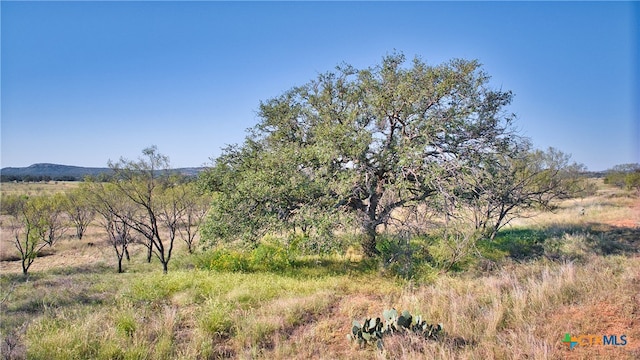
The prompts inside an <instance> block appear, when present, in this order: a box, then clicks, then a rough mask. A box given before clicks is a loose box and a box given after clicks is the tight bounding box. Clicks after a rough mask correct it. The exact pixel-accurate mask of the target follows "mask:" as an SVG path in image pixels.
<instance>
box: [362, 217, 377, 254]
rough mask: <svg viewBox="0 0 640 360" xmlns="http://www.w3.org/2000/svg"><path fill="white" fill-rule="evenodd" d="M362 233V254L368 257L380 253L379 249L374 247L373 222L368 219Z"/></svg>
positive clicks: (375, 240)
mask: <svg viewBox="0 0 640 360" xmlns="http://www.w3.org/2000/svg"><path fill="white" fill-rule="evenodd" d="M364 235H365V237H364V239H363V240H362V250H363V251H364V255H365V256H367V257H370V258H371V257H375V256H377V255H380V251H378V249H377V248H376V245H377V239H376V235H377V234H376V225H375V222H371V221H369V222H367V224H365V228H364Z"/></svg>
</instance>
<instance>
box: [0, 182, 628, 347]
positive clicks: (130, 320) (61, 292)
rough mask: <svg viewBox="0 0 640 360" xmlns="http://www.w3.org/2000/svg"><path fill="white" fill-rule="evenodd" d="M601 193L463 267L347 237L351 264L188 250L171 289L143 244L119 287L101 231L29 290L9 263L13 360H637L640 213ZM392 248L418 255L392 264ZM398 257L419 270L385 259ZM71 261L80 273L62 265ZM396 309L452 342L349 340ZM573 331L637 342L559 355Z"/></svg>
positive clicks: (513, 230) (45, 264) (47, 265)
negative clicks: (367, 247) (376, 251)
mask: <svg viewBox="0 0 640 360" xmlns="http://www.w3.org/2000/svg"><path fill="white" fill-rule="evenodd" d="M598 186H599V187H600V190H599V191H598V193H597V194H595V195H593V196H590V197H586V198H582V199H573V200H565V201H562V202H558V203H557V210H556V212H555V213H549V214H542V215H540V216H537V217H533V218H529V219H524V220H522V221H520V223H516V224H514V226H511V227H509V228H507V229H504V230H502V231H501V232H499V234H498V235H497V236H496V238H495V240H494V241H490V242H489V241H487V242H479V244H478V246H477V251H478V253H479V255H478V254H475V255H474V256H470V255H469V256H468V258H466V259H462V260H460V261H458V263H457V265H456V266H455V267H450V266H448V265H447V263H446V261H445V260H443V259H446V258H448V255H447V254H449V255H450V253H451V251H452V249H451V248H450V247H449V246H448V245H447V244H446V243H443V242H438V241H435V240H434V241H425V239H410V240H409V241H404V240H397V241H394V240H393V238H392V237H389V238H387V239H383V242H382V243H384V244H386V245H385V246H386V247H385V246H382V247H380V251H381V253H382V255H381V257H380V258H375V259H368V258H366V257H363V256H362V253H361V252H360V250H359V247H358V239H357V236H356V235H347V234H344V235H343V238H344V239H342V241H344V242H345V243H351V244H352V247H351V248H348V250H346V251H345V252H344V253H343V254H341V255H339V254H336V255H323V256H319V255H302V254H301V253H296V252H295V251H293V250H291V249H292V248H291V247H285V246H284V245H283V244H279V243H278V242H277V241H276V239H275V238H265V239H263V242H262V243H261V244H260V245H259V246H257V247H256V248H254V249H253V250H251V251H240V250H230V249H222V248H219V249H211V250H209V251H198V252H196V253H195V254H192V255H189V253H188V251H186V249H185V248H186V244H183V245H181V246H182V247H184V248H182V249H181V250H182V251H180V252H178V254H179V255H176V258H175V260H174V261H173V262H172V263H171V264H170V271H169V272H168V273H167V274H163V272H162V271H161V270H160V268H159V267H158V266H149V265H147V264H146V259H145V255H146V249H145V248H144V247H143V246H142V245H139V244H138V245H132V258H131V260H130V262H129V264H128V267H127V271H126V272H125V273H122V274H118V273H116V272H115V271H114V267H113V262H114V261H115V259H114V258H113V256H111V255H110V252H109V251H110V249H109V244H108V243H106V242H102V243H100V241H99V238H100V236H101V235H99V229H100V228H99V227H97V226H93V227H90V230H89V231H88V233H87V235H85V237H84V238H83V240H82V241H80V240H77V239H74V238H72V237H71V236H68V237H66V238H63V239H61V240H59V241H58V243H57V244H56V246H55V247H54V248H55V254H54V255H53V256H47V257H44V258H41V259H38V261H39V263H35V265H34V271H33V272H32V274H31V275H30V276H29V277H28V278H24V277H23V276H22V275H21V274H20V271H19V270H20V269H19V265H18V266H16V265H17V264H16V263H15V262H3V263H2V270H3V271H2V275H1V276H0V286H1V288H2V296H1V297H0V301H1V303H0V306H1V310H2V323H1V326H0V330H1V331H2V354H3V356H4V357H5V358H29V359H88V358H91V359H167V358H173V359H197V358H201V359H207V358H246V359H249V358H275V359H291V358H300V359H302V358H345V357H353V356H358V357H361V358H371V359H383V358H388V359H397V358H406V359H411V358H457V359H465V358H466V359H478V358H502V359H512V358H539V359H547V358H563V357H565V356H567V355H571V356H574V357H575V358H603V359H604V358H622V359H624V358H627V359H632V358H637V356H638V355H639V354H640V352H639V347H638V342H637V341H638V340H637V339H640V332H639V331H638V330H637V327H635V326H632V324H633V323H634V321H638V319H639V314H640V304H639V303H638V301H639V300H640V299H639V297H638V294H639V293H640V274H639V273H638V271H637V269H638V268H640V258H639V257H638V256H637V253H638V243H637V239H638V238H639V235H640V234H639V232H638V228H637V227H629V226H626V227H625V226H616V223H615V221H616V220H621V219H622V220H625V219H626V220H628V219H632V220H635V221H638V217H637V212H636V211H637V206H638V199H637V197H635V196H634V195H633V194H631V193H625V192H624V191H623V190H616V189H614V188H610V187H606V186H604V185H602V184H601V183H599V185H598ZM633 206H635V210H634V209H633V208H632V207H633ZM583 210H584V211H583ZM580 214H582V215H580ZM3 236H4V234H3ZM3 240H5V239H4V238H3ZM418 240H420V241H418ZM426 240H428V239H426ZM87 242H94V243H95V245H94V246H89V247H87ZM425 243H426V244H428V245H427V246H426V248H421V245H420V244H425ZM6 246H7V243H6V242H4V243H3V251H5V250H6V249H5V248H6ZM394 246H396V247H398V248H400V249H404V250H405V253H402V251H398V249H396V250H394V251H392V250H390V249H391V248H393V247H394ZM97 249H101V250H97ZM393 252H395V253H400V254H404V255H403V256H405V260H409V263H407V261H404V262H403V264H404V265H402V266H401V264H400V263H398V262H394V261H390V260H391V259H389V258H384V256H385V254H387V253H389V254H390V253H393ZM73 254H76V255H77V256H76V257H75V259H74V261H73V262H67V263H64V262H62V263H58V262H56V261H55V258H62V257H65V256H70V255H73ZM86 259H91V261H87V260H86ZM392 307H395V308H397V309H407V310H408V311H410V313H411V314H419V315H421V318H422V319H423V320H424V321H425V322H427V323H429V324H442V325H443V327H444V332H443V335H442V336H440V337H439V338H438V339H437V340H425V338H424V336H421V335H419V334H407V335H406V336H390V337H388V338H385V340H384V348H383V350H379V349H378V348H377V347H375V346H372V347H359V346H358V345H357V344H353V343H351V342H350V341H349V340H348V339H346V335H347V334H349V333H351V331H352V327H353V324H352V322H353V320H358V321H359V320H362V319H365V318H367V317H370V316H371V315H375V314H382V313H383V312H384V310H386V309H390V308H392ZM567 332H569V333H572V334H579V333H581V334H620V335H622V334H626V335H627V337H628V338H629V339H630V342H629V345H628V346H625V347H601V348H597V347H593V348H586V347H584V348H578V349H576V350H574V351H573V352H571V353H570V352H569V350H567V349H566V345H565V344H563V343H562V342H561V340H562V337H563V336H564V334H565V333H567Z"/></svg>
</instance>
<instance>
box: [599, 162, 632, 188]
mask: <svg viewBox="0 0 640 360" xmlns="http://www.w3.org/2000/svg"><path fill="white" fill-rule="evenodd" d="M604 183H605V184H611V185H615V186H617V187H620V188H625V189H626V190H633V189H635V190H638V191H640V164H622V165H616V166H614V167H613V168H612V169H610V170H608V171H607V174H606V175H605V177H604Z"/></svg>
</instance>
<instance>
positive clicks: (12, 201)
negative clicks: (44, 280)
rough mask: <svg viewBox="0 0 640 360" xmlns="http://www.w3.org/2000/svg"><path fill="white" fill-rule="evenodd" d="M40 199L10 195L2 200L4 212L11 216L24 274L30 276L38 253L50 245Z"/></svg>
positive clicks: (45, 217) (44, 212) (12, 230)
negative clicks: (29, 273)
mask: <svg viewBox="0 0 640 360" xmlns="http://www.w3.org/2000/svg"><path fill="white" fill-rule="evenodd" d="M41 204H42V200H41V199H39V198H37V197H36V198H33V197H32V198H29V197H27V196H17V195H9V196H6V197H3V199H2V212H3V213H4V214H7V215H10V216H11V217H10V219H11V220H10V223H9V228H10V229H11V233H12V234H13V243H14V245H15V247H16V249H17V250H18V252H19V253H20V260H21V265H22V274H23V275H24V276H27V275H28V271H29V268H30V267H31V265H32V264H33V262H34V261H35V259H36V258H37V257H38V253H39V252H40V250H42V248H44V247H45V246H46V245H47V244H48V243H47V242H46V241H45V239H47V231H48V224H47V216H48V214H47V213H46V209H45V208H44V207H42V206H41Z"/></svg>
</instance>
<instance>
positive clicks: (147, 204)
mask: <svg viewBox="0 0 640 360" xmlns="http://www.w3.org/2000/svg"><path fill="white" fill-rule="evenodd" d="M142 153H143V156H144V157H142V158H139V159H138V160H137V161H129V160H126V159H123V158H121V159H120V161H118V162H117V163H113V162H109V167H110V168H111V169H112V170H113V172H114V176H113V180H112V184H113V186H114V187H115V189H116V190H117V191H118V192H119V193H120V194H121V195H122V196H123V197H125V198H126V199H128V201H130V202H131V203H132V205H134V206H135V208H136V211H135V212H134V214H133V216H128V215H127V214H124V213H117V214H116V215H117V217H118V218H119V219H120V220H121V221H123V222H125V223H126V224H127V225H128V226H130V227H131V228H132V229H133V230H135V231H137V232H138V233H139V234H141V235H142V236H144V238H145V239H146V240H147V246H148V249H149V252H148V255H147V259H148V260H149V261H150V260H151V254H152V253H153V254H155V255H156V257H157V258H158V260H160V262H161V263H162V270H163V272H164V273H167V271H168V264H169V261H170V260H171V253H172V250H173V244H174V239H175V229H174V230H171V229H170V228H169V231H170V236H169V239H168V240H167V239H166V238H165V237H164V234H163V233H162V231H161V230H162V229H161V227H162V225H169V224H172V223H173V222H176V223H177V221H178V220H176V219H175V218H174V216H176V217H177V216H179V214H182V213H183V211H184V210H182V209H178V207H180V206H181V205H180V204H178V199H179V197H176V196H173V195H168V194H169V193H170V192H172V191H174V190H173V188H174V187H175V186H177V184H176V183H174V182H173V181H172V179H171V176H170V175H171V173H170V171H169V158H168V157H167V156H165V155H162V154H160V153H158V149H157V147H155V146H151V147H148V148H146V149H144V150H143V151H142ZM167 199H168V200H167ZM172 206H175V207H176V209H170V208H171V207H172Z"/></svg>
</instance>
